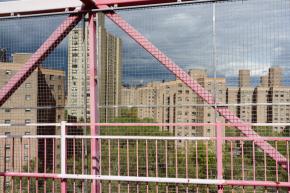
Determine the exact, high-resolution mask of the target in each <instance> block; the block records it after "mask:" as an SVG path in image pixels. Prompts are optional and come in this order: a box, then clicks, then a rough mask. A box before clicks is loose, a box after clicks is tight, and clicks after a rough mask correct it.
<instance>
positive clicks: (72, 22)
mask: <svg viewBox="0 0 290 193" xmlns="http://www.w3.org/2000/svg"><path fill="white" fill-rule="evenodd" d="M81 18H82V15H70V16H69V17H68V18H67V19H66V20H65V21H64V22H63V23H62V24H61V25H60V26H59V27H58V28H57V29H56V30H55V31H54V32H53V33H52V34H51V35H50V36H49V38H48V39H47V40H46V41H45V42H44V43H43V44H42V45H41V46H40V47H39V48H38V50H37V51H36V52H35V53H34V54H33V55H32V56H31V57H30V58H29V60H28V61H27V62H26V63H25V64H24V66H23V68H22V69H21V70H19V71H18V72H17V73H16V74H15V75H14V76H13V77H12V78H11V79H10V80H9V81H8V83H7V84H6V85H5V86H4V87H2V88H1V90H0V106H2V105H3V104H4V103H5V102H6V101H7V100H8V99H9V97H10V96H11V95H12V94H13V93H14V92H15V91H16V90H17V88H19V87H20V86H21V84H22V83H23V82H24V81H25V80H26V79H27V78H28V77H29V76H30V75H31V73H32V72H33V71H34V70H35V69H36V68H37V67H38V65H39V64H40V63H41V62H42V61H43V60H44V59H45V58H46V57H47V56H48V55H49V54H50V53H51V52H52V51H53V50H54V49H55V48H56V47H57V45H58V44H59V43H60V42H61V41H62V40H63V39H64V38H65V37H66V35H67V34H68V33H69V32H70V31H71V30H72V29H73V28H74V27H75V26H76V25H77V24H78V22H79V21H80V20H81Z"/></svg>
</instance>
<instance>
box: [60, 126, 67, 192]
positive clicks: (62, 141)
mask: <svg viewBox="0 0 290 193" xmlns="http://www.w3.org/2000/svg"><path fill="white" fill-rule="evenodd" d="M60 129H61V133H60V136H61V139H60V147H61V149H60V164H61V168H60V170H61V176H62V178H61V193H66V192H67V183H66V179H65V178H64V176H65V175H66V121H62V122H61V128H60Z"/></svg>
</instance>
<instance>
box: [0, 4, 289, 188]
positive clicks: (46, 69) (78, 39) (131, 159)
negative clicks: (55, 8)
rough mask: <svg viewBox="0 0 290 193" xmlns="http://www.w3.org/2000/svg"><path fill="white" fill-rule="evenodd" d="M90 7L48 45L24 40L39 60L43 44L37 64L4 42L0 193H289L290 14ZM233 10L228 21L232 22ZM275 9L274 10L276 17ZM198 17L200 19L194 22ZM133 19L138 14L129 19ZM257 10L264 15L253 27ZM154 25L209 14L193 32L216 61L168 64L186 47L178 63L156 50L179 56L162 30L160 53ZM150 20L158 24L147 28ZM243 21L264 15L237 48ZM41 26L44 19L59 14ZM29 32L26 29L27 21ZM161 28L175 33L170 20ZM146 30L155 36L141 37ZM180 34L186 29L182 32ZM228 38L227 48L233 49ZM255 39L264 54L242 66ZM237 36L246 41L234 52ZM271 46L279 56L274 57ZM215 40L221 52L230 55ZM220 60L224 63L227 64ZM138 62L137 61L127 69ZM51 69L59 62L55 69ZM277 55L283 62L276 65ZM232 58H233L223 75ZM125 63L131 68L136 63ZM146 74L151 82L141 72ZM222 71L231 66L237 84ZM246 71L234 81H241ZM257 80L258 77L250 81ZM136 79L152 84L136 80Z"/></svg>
mask: <svg viewBox="0 0 290 193" xmlns="http://www.w3.org/2000/svg"><path fill="white" fill-rule="evenodd" d="M82 2H83V3H84V6H83V8H82V9H81V10H80V11H78V10H76V11H74V12H73V13H70V14H69V15H68V16H67V18H66V19H64V17H66V14H61V16H60V20H62V19H64V21H63V22H62V23H61V24H60V25H59V27H57V28H56V30H54V31H53V30H52V31H53V33H52V34H51V35H49V34H48V33H47V32H42V33H46V35H43V36H37V35H36V36H35V39H34V38H33V35H30V36H31V37H32V38H31V40H32V41H31V42H30V44H29V43H28V44H26V46H27V47H25V48H24V51H27V52H28V50H30V49H28V46H31V47H34V48H33V49H32V50H34V49H35V47H37V46H38V45H37V46H35V44H37V43H39V42H44V43H42V45H41V46H40V47H39V48H38V49H35V50H34V54H32V55H31V56H29V55H27V53H26V55H25V53H19V52H21V51H20V50H21V49H20V47H21V46H20V45H19V44H17V43H16V44H15V43H11V42H13V41H10V42H9V41H7V42H6V41H5V40H6V37H5V34H4V36H3V37H0V42H2V44H3V46H5V45H6V46H7V47H8V53H9V54H13V61H11V60H10V59H6V57H5V55H6V54H7V55H8V53H6V50H0V51H3V55H4V57H3V58H2V59H1V58H0V59H1V61H0V62H1V63H0V65H1V66H0V70H1V73H2V72H3V77H4V78H3V80H1V81H0V83H1V84H0V85H1V87H0V88H1V90H0V106H1V110H3V115H1V116H3V118H0V119H1V121H2V122H3V124H2V123H1V125H0V127H1V128H3V129H1V132H2V134H1V136H0V144H1V146H0V148H1V150H0V151H1V154H0V156H1V157H0V158H1V159H2V161H1V166H0V168H1V170H2V171H1V173H0V174H1V175H0V176H2V179H1V183H2V188H1V191H2V192H219V193H221V192H289V189H290V172H289V170H290V163H289V141H290V138H289V137H290V136H289V128H290V125H289V121H290V115H289V113H290V111H289V110H290V109H289V106H290V104H289V101H290V96H288V95H289V91H290V89H288V83H289V82H288V81H287V79H285V80H284V78H283V73H282V72H283V70H282V69H284V72H285V74H286V76H287V75H288V74H287V73H288V68H287V57H284V60H285V61H284V60H283V61H282V59H283V53H284V52H283V50H284V49H286V48H285V46H284V44H283V43H284V42H287V40H285V39H287V38H286V37H287V35H288V33H287V32H288V28H287V27H285V23H286V24H287V22H285V20H286V19H287V18H288V16H289V15H288V14H287V12H286V11H287V10H288V9H289V2H286V1H285V0H280V1H279V3H277V2H274V3H273V1H270V0H267V2H266V3H265V7H261V8H260V7H259V6H257V5H260V4H261V1H259V0H252V1H249V2H246V3H245V5H244V4H241V2H240V1H237V2H226V3H216V2H211V1H205V2H203V1H197V2H189V3H188V2H186V3H182V2H181V3H180V5H179V4H178V3H177V4H174V5H167V6H166V7H163V6H161V5H156V3H163V1H162V2H156V1H148V2H147V1H132V2H131V1H116V2H107V3H106V2H99V3H98V2H94V1H85V0H84V1H82ZM164 2H167V1H164ZM168 2H170V1H168ZM209 2H210V3H209ZM147 3H149V4H155V5H154V6H156V8H152V10H151V11H148V10H150V9H147V8H144V7H141V8H138V7H134V8H133V11H132V8H130V9H129V8H128V9H129V11H127V8H125V10H118V8H115V9H114V8H112V7H109V6H110V5H112V4H116V5H117V4H118V5H119V6H121V7H122V6H124V5H127V4H128V5H130V6H131V5H134V6H136V5H139V4H147ZM183 4H184V5H183ZM227 6H229V10H230V11H226V9H227V8H228V7H227ZM239 6H245V7H243V8H241V10H238V11H237V15H235V14H234V13H232V10H236V9H237V7H239ZM272 6H273V7H274V9H273V10H274V11H273V10H271V9H270V8H269V7H272ZM94 9H99V10H94ZM122 9H123V8H122ZM191 9H192V10H195V11H197V13H196V14H197V15H191V14H192V11H191ZM136 10H137V11H136ZM164 10H165V11H164ZM174 10H176V12H174ZM198 10H199V11H198ZM130 11H132V12H133V13H127V12H130ZM135 11H136V12H137V14H136V13H134V12H135ZM219 11H220V12H219ZM258 11H260V12H261V13H260V15H259V14H258V15H255V14H257V12H258ZM142 12H143V13H142ZM272 12H273V15H271V13H272ZM138 13H140V14H139V15H138ZM156 13H159V14H160V13H166V14H167V15H166V16H167V17H169V16H170V14H172V15H174V18H176V24H178V22H184V21H187V22H188V21H190V19H188V17H189V18H191V19H192V18H194V17H196V16H198V14H205V15H204V16H205V17H204V18H206V19H205V20H202V19H200V20H201V21H203V22H205V28H203V27H201V26H200V28H198V27H196V28H193V29H195V30H200V31H199V35H201V36H207V35H206V33H205V32H206V31H207V30H208V29H210V30H212V31H211V32H212V33H211V34H210V35H209V36H208V37H210V38H209V39H210V41H212V42H211V43H208V42H210V41H209V40H208V39H206V41H205V42H206V43H207V44H209V47H210V49H212V52H210V54H208V53H206V54H205V55H211V56H210V57H209V58H210V59H208V60H210V63H211V64H210V65H208V64H206V62H205V64H202V63H201V64H193V65H192V66H189V67H190V68H188V67H187V66H186V65H184V64H181V65H178V64H177V62H176V63H175V62H174V61H173V60H172V59H171V58H170V57H173V58H174V59H176V58H177V61H178V58H179V54H183V50H182V48H180V51H175V52H173V53H174V54H172V53H170V51H169V52H168V50H166V49H165V50H164V53H163V52H162V51H161V50H162V49H158V48H157V46H155V45H154V44H153V43H152V42H154V41H155V42H157V43H156V44H157V45H159V44H160V42H161V47H162V46H163V44H164V45H165V46H166V45H167V43H168V42H169V48H174V47H170V46H171V45H170V38H167V39H166V38H165V39H164V40H163V38H164V37H163V35H164V36H165V37H166V33H165V32H164V31H161V33H164V34H159V36H158V39H161V41H156V37H155V39H154V35H152V37H150V34H151V33H152V32H153V31H154V30H155V27H156V28H157V29H158V27H159V26H158V25H159V24H160V25H161V23H160V22H159V23H158V21H157V22H156V24H154V21H153V20H154V19H155V18H153V17H154V16H155V17H156V16H158V14H157V15H156ZM245 13H246V14H245ZM253 13H255V14H254V15H251V14H253ZM126 14H127V15H126ZM142 14H143V15H142ZM146 14H148V16H147V17H149V18H151V19H152V20H146V19H144V17H145V15H146ZM151 14H152V15H151ZM227 14H232V16H233V19H231V18H230V19H228V18H227V19H225V18H226V16H227ZM240 14H241V15H243V17H246V16H247V14H248V15H249V17H250V18H254V17H257V18H258V21H256V20H255V21H254V22H252V21H251V20H248V22H249V24H243V25H244V26H243V27H241V28H242V29H243V30H244V29H246V33H245V34H246V35H245V37H239V36H234V37H231V36H230V35H232V33H231V27H229V26H232V28H234V27H236V28H239V27H238V26H239V24H237V23H238V21H236V20H237V18H236V17H238V16H241V15H240ZM121 15H124V16H125V17H129V18H131V19H132V18H135V17H136V18H137V22H136V21H135V22H134V21H131V22H132V23H131V24H130V23H129V22H127V21H126V20H125V19H124V18H123V17H122V16H121ZM104 16H106V18H107V19H108V20H106V19H104ZM190 16H191V17H190ZM41 17H44V21H46V20H49V19H48V17H51V16H41ZM52 17H54V16H52ZM243 17H242V18H243ZM265 17H266V18H272V17H273V18H274V20H273V22H272V23H273V24H272V23H271V22H270V23H271V24H272V25H271V24H269V25H270V27H268V26H267V25H268V23H267V22H266V23H265V20H263V18H265ZM28 18H29V17H28ZM140 18H141V19H140ZM219 18H220V20H219ZM29 19H30V18H29ZM36 19H37V17H36ZM58 19H59V18H58ZM157 19H158V18H157V17H156V20H157ZM159 19H160V18H159ZM246 19H248V18H247V17H246ZM259 19H260V20H259ZM275 19H276V20H275ZM13 20H17V19H15V18H3V19H0V25H1V22H2V23H3V24H2V25H3V26H4V27H5V26H6V27H7V28H10V27H11V26H15V25H16V23H13ZM51 20H53V19H51ZM109 20H110V21H109ZM129 20H130V19H129ZM10 21H11V24H10V23H9V22H10ZM21 21H24V22H22V24H20V26H22V28H24V27H25V18H24V19H22V18H21ZM35 21H37V20H35ZM162 21H163V22H164V23H165V24H166V25H168V26H169V25H170V20H167V19H166V17H164V18H163V20H162ZM221 21H223V22H224V23H222V22H221ZM229 21H231V22H233V23H234V24H233V23H230V22H229ZM271 21H272V20H271ZM33 22H34V20H33V19H32V23H33ZM57 22H59V20H57ZM166 22H167V23H166ZM206 22H209V24H207V23H206ZM219 22H220V23H219ZM240 22H241V23H242V20H241V21H240ZM255 22H257V23H255ZM275 22H277V23H278V24H277V23H275ZM284 22H285V23H284ZM27 23H28V22H27ZM52 23H54V22H52ZM148 23H149V24H148ZM253 23H254V24H255V25H257V26H255V25H254V24H253ZM36 25H39V26H40V27H39V26H38V27H36V29H41V27H44V26H45V24H43V23H37V22H36ZM134 25H136V29H135V27H133V26H134ZM259 25H261V26H262V27H259ZM144 26H146V27H148V28H149V29H150V27H151V30H152V31H150V30H148V31H145V32H144V31H142V30H144V28H143V27H144ZM152 26H153V27H152ZM218 26H221V28H223V27H224V26H226V27H224V28H223V29H221V28H218ZM233 26H234V27H233ZM183 27H189V25H188V23H185V24H184V26H183ZM256 27H257V28H256ZM11 28H12V27H11ZM20 28H21V27H20ZM48 28H49V27H47V28H45V27H44V29H48ZM49 29H50V28H49ZM114 29H117V30H116V31H114ZM137 29H138V30H137ZM276 29H279V30H278V31H275V30H276ZM15 30H16V31H17V29H15ZM50 30H51V29H50ZM184 30H186V28H185V29H184ZM203 30H204V31H203ZM259 30H262V31H259ZM11 31H12V30H11ZM108 31H109V32H108ZM121 31H122V32H121ZM8 32H9V30H8ZM143 33H144V34H146V35H143ZM223 33H224V34H223ZM23 34H25V33H23ZM68 34H69V36H68V37H67V38H66V36H67V35H68ZM148 34H149V35H148ZM173 34H174V35H176V36H178V35H179V34H178V33H173ZM234 34H236V32H234ZM265 34H266V35H265ZM267 34H270V35H267ZM277 34H278V35H277ZM8 35H9V34H7V37H8ZM38 35H39V34H38ZM28 36H29V35H28ZM201 36H200V37H195V38H196V39H198V38H201ZM227 36H229V37H228V39H231V40H232V42H230V43H228V42H227V40H226V39H227ZM251 36H254V37H256V36H257V38H260V36H262V37H264V36H266V37H267V38H269V39H267V38H266V39H263V38H261V40H262V42H263V40H264V41H265V42H266V43H265V48H264V47H263V46H264V45H263V46H262V44H261V45H260V44H259V45H260V46H261V47H262V48H261V50H265V52H262V53H257V55H258V56H251V57H248V56H244V53H247V54H249V52H248V50H251V51H252V50H254V51H257V50H256V48H255V45H253V44H252V42H251V41H254V40H253V39H254V38H252V37H251ZM268 36H269V37H268ZM23 37H24V38H26V37H25V36H23ZM47 37H48V38H47ZM147 37H150V38H147ZM169 37H170V36H169ZM181 37H182V36H181ZM276 37H279V38H280V37H281V39H279V38H277V39H275V38H276ZM46 38H47V39H46ZM187 38H192V37H191V36H188V37H187ZM219 38H220V40H219ZM239 38H240V39H241V42H238V43H236V41H239V40H240V39H239ZM271 38H272V39H271ZM283 38H284V39H283ZM45 39H46V40H45ZM128 39H130V40H128ZM149 39H150V40H149ZM63 40H64V41H63ZM131 40H133V41H134V43H137V44H136V45H139V46H141V47H142V49H144V50H145V51H146V52H147V53H148V55H151V56H153V58H155V59H156V60H154V62H152V61H151V62H152V63H157V64H158V65H160V66H162V67H160V66H159V67H157V66H156V67H157V68H155V67H152V65H151V64H148V61H149V60H148V59H146V57H145V56H144V54H143V53H142V54H140V52H138V51H139V49H140V48H138V49H134V48H135V47H134V46H136V45H134V46H132V45H130V41H131ZM162 40H163V41H162ZM177 40H179V39H178V38H177ZM188 41H189V42H190V40H189V39H188ZM268 41H269V42H271V43H272V44H273V45H272V44H271V43H269V44H270V46H267V43H268ZM205 42H203V43H205ZM221 42H227V43H226V44H225V46H224V45H223V44H222V43H221ZM277 42H278V43H277ZM281 42H282V43H281ZM62 43H64V44H67V45H65V46H63V45H64V44H62ZM131 43H132V42H131ZM1 46H2V45H1ZM9 46H10V47H9ZM62 46H63V47H62ZM130 46H131V47H130ZM159 46H160V45H159ZM183 46H184V49H185V48H186V47H187V43H186V42H183ZM202 46H203V45H200V47H202ZM231 46H233V47H234V46H237V47H238V48H237V50H239V49H242V52H241V53H240V52H238V55H239V56H237V57H236V58H235V57H234V56H235V51H236V50H234V49H232V50H230V49H229V48H231ZM271 46H272V47H274V48H273V50H272V52H273V53H274V54H272V52H271V54H270V55H271V56H272V55H274V56H273V60H274V61H273V62H272V63H270V64H269V65H268V64H266V65H264V64H262V63H263V62H264V60H263V59H260V58H261V57H263V56H265V55H267V53H268V52H267V50H268V49H270V48H271V49H272V47H271ZM132 47H134V48H133V49H132ZM177 47H178V46H177ZM197 47H198V46H197ZM224 47H225V48H224ZM58 48H59V49H63V48H64V49H67V51H66V52H64V51H61V50H57V49H58ZM18 49H19V50H18ZM194 49H198V48H194ZM225 50H226V51H225ZM4 51H5V52H4ZM30 51H31V50H30ZM207 51H208V50H206V49H203V52H207ZM224 52H226V53H227V54H228V55H229V56H227V57H225V56H224V55H226V54H225V53H224ZM136 53H137V57H136V55H135V57H136V58H138V60H136V58H133V56H134V54H136ZM165 53H167V54H165ZM265 53H266V54H265ZM275 53H277V54H276V55H275ZM219 54H220V55H219ZM240 54H241V55H243V56H240ZM284 54H285V53H284ZM123 55H124V56H123ZM167 55H169V56H170V57H169V56H167ZM189 55H190V54H189ZM193 55H195V53H194V54H193ZM197 55H198V54H197ZM245 55H246V54H245ZM286 55H287V54H286ZM0 56H1V55H0ZM50 56H51V58H50ZM182 56H183V57H184V58H187V57H186V56H184V54H183V55H182ZM202 56H203V54H200V56H198V57H200V58H202ZM23 57H24V59H23ZM25 57H26V58H25ZM57 57H60V58H62V59H61V60H62V61H64V64H60V63H59V61H58V60H57V59H55V60H54V58H57ZM122 57H124V58H122ZM131 57H132V58H131ZM240 57H241V58H242V60H243V62H244V61H245V60H247V59H249V58H252V57H255V59H257V58H258V59H260V61H259V60H258V59H257V61H256V60H249V61H248V62H244V63H243V64H242V65H236V64H235V62H241V60H240ZM265 57H266V56H265ZM276 57H277V58H278V57H281V59H280V60H281V61H282V62H281V61H278V62H281V63H283V62H285V63H286V64H284V66H282V67H280V66H277V64H276V63H277V61H275V59H276ZM193 58H194V57H193ZM224 58H227V59H225V60H230V59H229V58H234V59H233V61H231V62H228V63H224V64H223V63H222V64H218V63H219V62H221V61H223V59H224ZM285 58H286V59H285ZM129 59H132V60H133V59H135V60H133V61H134V62H137V63H136V64H134V65H132V64H130V62H128V60H129ZM142 59H143V60H144V61H143V60H142ZM271 59H272V58H271ZM277 60H278V59H277ZM142 61H143V62H142ZM253 61H255V62H257V63H258V62H260V63H259V64H255V63H253ZM138 62H140V63H138ZM275 62H276V63H275ZM123 63H124V64H123ZM181 63H182V62H181ZM145 64H148V65H149V67H148V68H150V67H152V71H150V70H147V69H144V65H145ZM222 66H225V68H227V67H228V68H231V67H233V69H234V73H233V74H231V73H232V71H231V70H230V69H223V68H221V67H222ZM1 67H3V68H1ZM123 67H124V69H122V68H123ZM139 68H140V69H141V70H140V69H139ZM145 68H146V67H145ZM248 68H251V70H248ZM259 68H262V70H264V71H269V72H268V74H267V75H264V74H265V72H264V71H263V72H262V73H260V69H259ZM126 70H128V72H127V71H126ZM130 70H131V71H130ZM187 70H189V73H188V72H187ZM206 70H208V71H209V72H206ZM238 71H239V77H238V76H237V75H236V74H235V73H236V72H238ZM251 72H252V73H254V74H255V73H257V74H258V75H255V77H252V78H253V79H255V80H252V82H251V80H249V79H251V76H250V73H251ZM130 73H131V74H130ZM155 73H156V74H155ZM158 73H159V74H158ZM207 73H209V74H210V75H208V74H207ZM132 74H133V75H132ZM4 75H5V76H4ZM126 75H128V77H126ZM158 75H160V77H157V76H158ZM262 75H263V76H262ZM130 76H131V77H130ZM138 76H140V77H142V76H143V78H144V77H145V78H144V79H146V78H147V79H148V80H145V82H144V80H143V81H139V82H138V81H137V78H136V77H138ZM161 76H162V77H161ZM170 76H171V77H174V78H173V79H172V78H170ZM258 76H261V83H259V84H258V83H257V80H256V79H257V77H258ZM132 77H135V79H134V80H132ZM221 77H222V78H221ZM33 78H34V79H33ZM130 78H131V79H130ZM162 78H163V80H160V79H162ZM231 78H232V79H231ZM140 79H141V78H140ZM237 79H239V86H237V87H234V88H231V87H230V86H231V85H228V84H231V83H232V84H235V83H236V82H238V81H237ZM126 81H127V82H126ZM130 81H131V83H128V82H130ZM134 81H135V82H136V81H137V82H138V85H136V84H135V83H134ZM132 82H133V83H132ZM253 82H254V83H253ZM34 84H35V85H34ZM126 84H127V85H126ZM24 88H26V89H24ZM261 93H262V94H261ZM21 97H24V99H23V98H21ZM34 97H35V98H34ZM19 102H20V103H19ZM2 107H3V108H2ZM188 109H191V110H188ZM23 113H24V114H23ZM25 113H31V114H28V115H27V114H25ZM263 114H264V115H263ZM7 117H8V118H7ZM180 117H181V118H180ZM249 117H250V118H249ZM2 119H3V120H2ZM23 121H24V123H23ZM268 135H269V136H268Z"/></svg>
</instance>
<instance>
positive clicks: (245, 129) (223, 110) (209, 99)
mask: <svg viewBox="0 0 290 193" xmlns="http://www.w3.org/2000/svg"><path fill="white" fill-rule="evenodd" d="M99 8H108V6H99ZM106 16H107V17H108V18H110V19H111V20H112V21H113V22H114V23H115V24H116V25H118V26H119V27H120V28H121V29H122V30H123V31H124V32H126V33H127V34H128V35H129V36H130V37H131V38H132V39H133V40H135V41H136V42H137V43H138V44H139V45H140V46H142V47H143V48H144V49H145V50H146V51H147V52H148V53H150V54H151V55H152V56H153V57H154V58H156V59H157V60H158V61H159V62H160V63H161V64H163V65H164V66H165V67H166V68H167V69H168V70H169V71H170V72H172V73H173V74H174V75H175V76H176V77H177V78H178V79H180V80H181V81H182V82H183V83H184V84H186V85H187V86H188V87H189V88H191V90H192V91H194V92H195V93H196V94H197V95H199V96H200V97H201V98H202V99H203V100H204V101H205V102H206V103H208V104H210V105H214V104H218V102H217V101H215V99H214V96H213V95H212V94H211V93H209V92H208V91H207V90H206V89H204V88H203V87H202V86H201V85H200V84H199V83H198V82H197V81H195V80H193V79H192V78H191V77H190V76H189V75H188V73H186V72H185V71H184V70H183V69H181V68H180V67H179V66H178V65H177V64H175V63H174V62H173V61H172V60H171V59H170V58H169V57H167V56H166V55H165V54H164V53H163V52H161V51H160V50H159V49H158V48H157V47H155V46H154V45H153V44H152V43H151V42H150V41H149V40H148V39H147V38H146V37H144V36H143V35H142V34H141V33H140V32H138V31H137V30H136V29H135V28H134V27H132V26H131V25H130V24H129V23H127V22H126V21H125V20H124V19H123V18H122V17H121V16H119V15H118V14H116V13H114V12H110V13H106ZM213 108H214V109H215V110H216V111H217V112H218V113H219V114H220V115H221V116H223V117H224V118H225V120H226V121H228V122H230V123H239V124H245V125H244V126H236V127H237V128H238V129H239V130H240V131H241V132H242V133H243V134H244V135H245V136H247V137H257V138H258V137H260V136H259V135H258V134H257V133H256V132H255V131H254V130H252V129H251V128H250V127H249V126H248V125H247V124H246V123H245V122H243V121H242V120H241V119H240V118H238V117H237V116H236V115H235V114H234V113H233V112H231V111H230V110H229V109H228V108H227V107H213ZM256 145H257V146H258V147H260V148H261V149H262V150H263V151H264V152H265V153H266V154H267V155H268V156H270V157H271V158H272V159H274V160H276V161H277V162H278V163H279V164H280V165H281V166H282V167H283V168H284V169H287V167H288V166H287V158H285V157H284V156H283V155H282V154H280V153H279V152H278V151H277V150H276V149H275V148H274V147H272V146H271V145H270V144H269V143H267V142H266V141H259V142H257V143H256Z"/></svg>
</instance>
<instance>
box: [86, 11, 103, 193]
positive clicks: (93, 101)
mask: <svg viewBox="0 0 290 193" xmlns="http://www.w3.org/2000/svg"><path fill="white" fill-rule="evenodd" d="M94 19H95V14H93V13H90V14H89V41H88V42H89V76H90V77H89V78H90V123H91V136H96V135H99V127H98V126H96V125H95V124H96V123H97V122H99V119H98V117H99V113H98V108H97V107H98V96H97V91H98V84H97V80H96V75H97V71H96V64H97V58H96V53H97V47H96V40H97V39H96V22H95V20H94ZM99 157H100V156H99V143H98V140H97V139H91V175H98V174H99V171H100V166H99ZM99 192H100V182H99V181H97V180H93V181H92V187H91V193H99Z"/></svg>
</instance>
